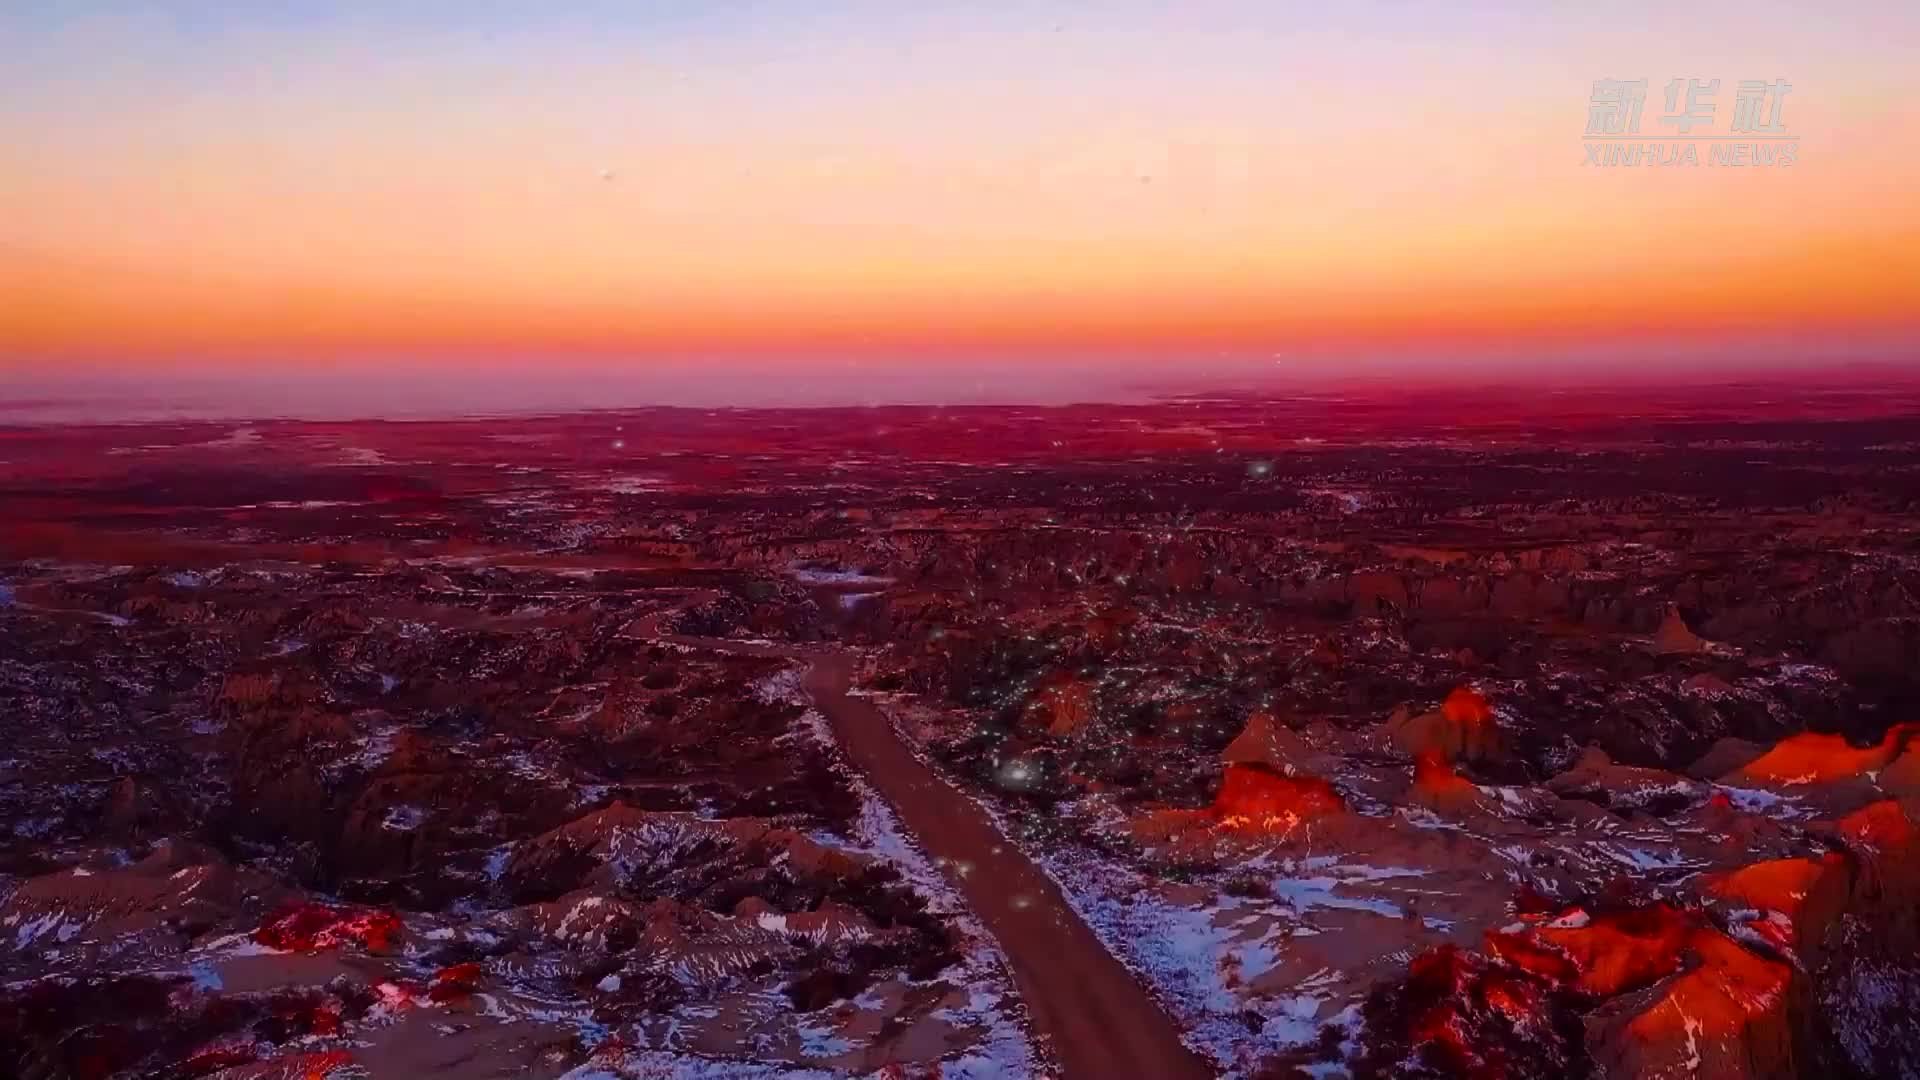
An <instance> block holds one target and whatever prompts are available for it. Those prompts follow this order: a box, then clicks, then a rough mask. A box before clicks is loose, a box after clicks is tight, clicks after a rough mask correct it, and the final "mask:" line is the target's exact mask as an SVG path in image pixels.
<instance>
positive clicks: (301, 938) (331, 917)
mask: <svg viewBox="0 0 1920 1080" xmlns="http://www.w3.org/2000/svg"><path fill="white" fill-rule="evenodd" d="M401 929H402V928H401V925H400V920H399V919H397V918H395V917H394V916H393V915H392V914H389V913H387V912H384V911H352V910H349V909H346V908H338V907H331V906H329V905H326V904H297V905H294V906H292V907H288V908H284V909H282V910H281V911H280V912H279V913H278V914H276V915H275V916H273V917H272V918H271V919H269V920H268V921H267V922H266V923H265V924H263V925H262V926H261V927H260V928H259V929H258V930H255V931H254V932H253V940H254V941H256V942H258V943H259V944H261V945H265V946H267V947H268V948H273V949H284V950H286V951H288V952H322V951H325V950H327V949H337V948H340V947H342V946H344V945H358V946H360V947H361V948H363V949H365V950H366V951H368V952H370V953H386V952H392V951H393V949H394V946H395V945H396V944H397V943H398V940H399V937H400V933H401Z"/></svg>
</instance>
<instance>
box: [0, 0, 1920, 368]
mask: <svg viewBox="0 0 1920 1080" xmlns="http://www.w3.org/2000/svg"><path fill="white" fill-rule="evenodd" d="M709 9H710V10H709ZM410 10H411V11H412V12H413V13H412V14H409V15H405V16H398V15H391V14H382V13H380V11H379V10H378V9H377V8H375V7H374V6H366V7H364V8H363V7H359V6H357V5H356V6H354V10H351V11H349V12H348V13H345V14H339V13H333V12H331V11H329V10H327V8H326V6H315V7H313V8H311V9H309V8H307V7H305V6H304V5H302V6H300V8H299V9H298V10H297V12H296V13H295V14H283V15H271V14H267V13H266V12H265V11H264V10H260V11H254V10H251V9H243V8H239V7H232V8H229V7H227V6H225V5H214V4H184V5H171V6H170V7H169V10H168V11H167V12H166V13H161V12H158V11H154V10H142V9H135V8H131V7H125V6H116V5H66V6H62V7H61V8H60V9H59V11H58V12H57V13H54V12H45V11H42V12H30V11H23V10H9V11H8V12H7V13H5V14H0V50H3V51H4V53H5V55H7V56H8V57H9V58H10V61H9V63H8V65H7V66H6V69H5V70H4V71H3V72H0V145H3V146H5V147H6V149H5V151H4V152H5V154H6V155H7V157H8V159H9V162H8V167H6V168H5V169H0V207H5V208H6V209H5V213H4V214H0V296H4V297H5V298H6V300H5V302H4V303H0V365H4V367H6V368H8V369H12V370H14V371H24V372H27V373H43V372H47V371H50V370H54V369H56V368H59V369H66V368H71V367H76V366H77V367H80V368H96V369H104V370H109V371H139V372H159V371H169V370H181V369H188V368H193V369H201V368H212V369H215V370H231V369H246V370H258V369H261V368H263V367H266V368H276V367H286V368H290V369H302V368H305V367H310V366H312V365H314V364H326V365H340V364H345V365H347V366H349V367H354V366H358V365H371V364H378V365H380V366H382V367H386V366H390V365H395V364H398V365H399V366H402V367H418V368H420V369H422V370H429V371H430V370H439V369H443V368H447V367H450V366H466V365H472V364H476V363H479V364H484V365H488V366H495V367H502V368H507V369H512V368H515V367H517V366H519V365H521V364H523V363H524V362H526V361H528V360H530V359H535V358H538V359H540V360H542V362H545V363H559V364H566V365H571V366H576V367H580V368H584V369H588V370H603V371H620V370H644V369H647V368H649V367H651V366H658V365H663V364H665V365H671V364H675V363H689V362H700V363H706V362H708V361H710V360H718V361H724V362H727V363H741V364H763V365H764V364H768V363H772V364H776V365H780V366H781V367H791V368H792V369H793V370H807V369H808V367H809V366H810V365H815V366H817V365H819V364H821V363H824V362H827V361H829V360H838V359H841V358H845V357H860V358H866V359H869V360H871V361H872V362H874V363H876V364H879V365H881V366H882V367H885V366H888V365H908V366H910V365H916V364H935V365H938V364H941V363H948V362H951V363H962V362H970V361H971V360H973V359H976V358H978V357H980V356H983V355H988V356H1003V357H1004V356H1019V357H1039V358H1043V359H1044V358H1048V357H1062V358H1066V357H1072V358H1081V359H1084V358H1087V357H1096V358H1102V357H1125V358H1128V359H1129V362H1136V363H1141V364H1145V365H1146V366H1148V367H1152V366H1153V365H1154V364H1155V363H1156V362H1157V359H1159V358H1178V357H1182V356H1190V355H1195V354H1213V353H1216V352H1221V351H1225V352H1228V353H1232V354H1234V355H1236V356H1239V355H1244V356H1249V357H1259V358H1262V359H1263V360H1265V359H1266V358H1269V357H1271V358H1273V359H1276V360H1278V361H1280V362H1281V363H1282V365H1285V366H1299V367H1306V368H1311V367H1314V366H1315V365H1322V364H1327V363H1337V362H1339V361H1341V360H1343V359H1349V358H1359V357H1369V358H1370V357H1378V356H1395V357H1406V358H1409V359H1411V360H1416V361H1417V360H1418V359H1419V358H1421V357H1422V356H1428V355H1432V354H1434V353H1435V352H1440V351H1444V352H1446V353H1448V354H1449V355H1456V356H1457V355H1475V354H1480V353H1486V354H1511V353H1514V352H1515V351H1518V352H1519V353H1520V354H1522V355H1533V354H1535V353H1538V354H1540V355H1548V354H1552V353H1556V352H1559V351H1564V350H1566V349H1570V348H1576V347H1600V348H1603V349H1606V350H1609V351H1608V355H1609V356H1615V357H1619V358H1623V362H1627V363H1631V362H1632V361H1633V358H1634V357H1636V356H1642V355H1648V354H1651V353H1657V352H1660V351H1663V350H1668V349H1671V348H1673V347H1675V344H1676V343H1681V344H1684V345H1685V346H1686V347H1688V348H1710V347H1712V346H1714V344H1715V343H1718V342H1722V341H1737V342H1751V341H1755V340H1762V341H1768V340H1772V341H1782V340H1791V341H1805V340H1811V341H1815V342H1818V343H1819V344H1820V345H1821V346H1822V347H1825V348H1853V349H1854V350H1855V351H1865V352H1866V353H1867V354H1868V355H1871V356H1872V357H1873V358H1875V359H1880V360H1899V359H1903V358H1904V357H1905V355H1906V352H1905V350H1906V349H1907V348H1908V346H1909V345H1910V343H1911V342H1912V341H1913V340H1914V337H1915V334H1916V331H1920V316H1916V312H1920V199H1916V198H1915V197H1914V192H1915V191H1920V113H1916V102H1920V93H1917V92H1916V91H1920V79H1917V78H1916V76H1915V75H1914V73H1913V68H1912V66H1911V57H1912V46H1913V45H1914V43H1915V42H1916V30H1920V17H1917V16H1916V15H1915V14H1914V13H1913V9H1912V8H1911V7H1910V6H1908V5H1901V4H1892V3H1889V4H1885V5H1864V6H1860V7H1857V8H1856V9H1854V10H1852V11H1850V12H1849V13H1848V14H1847V15H1845V16H1844V17H1843V16H1841V15H1839V14H1837V13H1834V12H1829V11H1825V10H1816V9H1807V8H1804V7H1788V6H1779V7H1773V6H1766V5H1753V4H1735V5H1728V6H1727V10H1726V12H1725V13H1724V17H1714V16H1712V15H1710V14H1708V13H1701V14H1700V15H1699V17H1697V18H1691V17H1690V18H1689V19H1687V20H1686V25H1685V26H1684V27H1677V26H1673V25H1671V20H1667V19H1664V18H1663V17H1662V15H1661V14H1660V9H1657V8H1655V7H1651V6H1645V7H1635V6H1627V7H1616V6H1612V5H1608V6H1606V7H1605V8H1604V9H1594V10H1591V11H1586V10H1581V11H1574V12H1557V11H1556V12H1554V13H1552V14H1548V13H1547V12H1546V11H1544V10H1542V11H1541V12H1540V13H1538V14H1520V13H1517V12H1516V11H1514V10H1507V9H1505V8H1504V7H1503V6H1499V5H1488V6H1487V7H1485V8H1482V9H1479V10H1477V11H1475V12H1472V13H1467V14H1462V13H1461V12H1458V11H1456V12H1453V13H1451V14H1450V15H1448V16H1446V17H1445V18H1442V17H1440V16H1438V15H1437V14H1435V15H1428V14H1424V13H1423V12H1422V11H1421V10H1420V9H1418V8H1416V7H1412V6H1406V5H1397V4H1377V5H1364V6H1361V7H1358V8H1353V7H1344V6H1343V7H1339V8H1326V7H1322V6H1293V5H1275V4H1250V3H1249V4H1233V3H1214V4H1205V5H1195V6H1192V7H1191V8H1189V7H1188V6H1181V7H1179V8H1177V9H1176V8H1175V7H1172V6H1167V5H1156V4H1144V3H1127V4H1120V5H1112V6H1108V7H1102V8H1101V9H1100V13H1099V14H1098V15H1097V16H1096V15H1092V14H1089V13H1088V10H1087V9H1086V8H1084V7H1079V6H1073V5H1064V4H1035V5H1022V6H1021V7H1020V8H1019V9H1018V10H1013V9H1001V8H999V7H996V8H994V9H993V10H992V11H990V12H981V11H975V10H970V9H969V7H968V6H962V5H935V6H932V7H925V8H921V7H916V8H914V9H913V10H911V11H909V10H907V9H905V8H903V7H902V6H901V5H881V4H872V5H834V6H832V10H833V11H834V12H836V14H832V15H827V14H822V13H821V12H825V11H827V10H828V7H827V6H824V5H809V4H797V3H796V4H778V3H776V4H764V5H691V4H685V5H682V4H650V5H614V6H610V7H609V8H608V9H607V10H604V11H600V12H597V13H576V14H575V15H572V16H564V17H563V16H560V15H536V14H533V13H532V12H533V11H534V10H535V9H533V8H532V7H531V6H529V7H528V8H527V9H526V12H525V13H523V14H520V15H507V14H502V13H499V12H494V13H491V14H487V15H484V16H472V17H470V16H468V15H467V14H466V13H465V12H464V10H463V9H458V8H456V7H455V6H453V5H445V6H444V7H441V6H439V5H427V6H425V7H424V8H423V6H421V5H415V6H414V7H413V8H412V9H410ZM1675 76H1698V77H1700V78H1719V79H1721V80H1723V84H1722V85H1723V87H1724V90H1723V93H1722V95H1721V97H1720V99H1719V100H1720V102H1721V107H1722V112H1723V113H1724V112H1725V111H1726V109H1727V107H1728V103H1730V101H1731V98H1732V93H1731V88H1732V85H1733V83H1734V82H1735V81H1737V80H1740V79H1747V78H1754V79H1758V78H1769V79H1770V78H1774V77H1783V78H1786V79H1787V80H1789V81H1790V82H1791V83H1792V84H1793V86H1794V91H1793V94H1792V96H1791V97H1790V98H1788V99H1787V107H1786V113H1785V117H1786V120H1787V123H1788V125H1789V126H1790V128H1791V130H1792V131H1793V132H1795V133H1796V134H1797V135H1799V136H1800V139H1801V142H1800V144H1799V145H1800V151H1799V157H1798V161H1797V162H1796V164H1794V165H1793V166H1791V167H1786V168H1758V167H1750V168H1730V167H1720V168H1706V167H1703V168H1697V169H1661V168H1638V169H1619V168H1596V167H1591V166H1589V165H1587V164H1586V163H1584V162H1583V160H1582V150H1581V134H1582V125H1583V123H1584V122H1585V119H1586V106H1587V98H1588V92H1589V87H1590V84H1591V82H1592V81H1593V80H1594V79H1596V78H1602V77H1622V78H1641V77H1645V78H1648V79H1650V80H1651V82H1652V84H1653V85H1655V86H1656V87H1658V86H1659V85H1660V84H1662V83H1663V82H1664V80H1666V79H1667V78H1670V77H1675ZM1657 97H1658V91H1657V90H1656V91H1655V92H1654V93H1653V94H1652V95H1650V97H1649V101H1648V110H1649V125H1650V129H1651V123H1652V114H1653V112H1655V111H1657V109H1656V106H1657V105H1658V102H1657V101H1655V100H1654V99H1655V98H1657ZM1722 124H1723V126H1724V120H1722Z"/></svg>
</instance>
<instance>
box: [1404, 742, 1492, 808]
mask: <svg viewBox="0 0 1920 1080" xmlns="http://www.w3.org/2000/svg"><path fill="white" fill-rule="evenodd" d="M1407 797H1408V799H1409V800H1410V801H1412V802H1413V803H1414V805H1416V806H1422V807H1425V808H1426V809H1428V810H1432V811H1434V812H1436V813H1440V814H1462V813H1467V812H1470V811H1473V810H1475V809H1478V808H1479V807H1480V805H1481V801H1482V800H1481V796H1480V789H1479V788H1478V787H1476V786H1474V783H1473V781H1471V780H1468V779H1467V778H1466V777H1464V776H1461V775H1460V774H1459V773H1458V772H1455V771H1454V768H1453V766H1452V765H1451V764H1449V763H1448V761H1447V758H1446V756H1445V755H1444V754H1442V753H1440V752H1439V751H1438V750H1428V751H1426V752H1424V753H1422V754H1421V755H1420V756H1419V757H1417V758H1415V759H1414V762H1413V788H1412V790H1411V791H1410V792H1409V793H1408V796H1407Z"/></svg>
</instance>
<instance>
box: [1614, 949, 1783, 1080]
mask: <svg viewBox="0 0 1920 1080" xmlns="http://www.w3.org/2000/svg"><path fill="white" fill-rule="evenodd" d="M1687 951H1688V953H1689V954H1690V955H1691V957H1692V958H1693V960H1694V961H1695V963H1696V964H1697V966H1695V967H1693V968H1692V969H1691V970H1689V971H1688V972H1687V973H1686V974H1684V975H1682V976H1680V977H1679V978H1678V979H1675V980H1673V981H1672V982H1670V983H1667V984H1665V985H1664V988H1663V990H1662V992H1661V993H1660V995H1659V996H1658V997H1657V998H1656V999H1655V1000H1654V1001H1653V1003H1652V1004H1651V1005H1649V1006H1647V1007H1646V1008H1644V1009H1642V1010H1640V1011H1639V1012H1638V1013H1635V1014H1633V1015H1632V1016H1631V1017H1629V1018H1626V1019H1625V1020H1624V1022H1620V1023H1616V1024H1615V1025H1613V1026H1611V1027H1610V1028H1607V1029H1603V1031H1604V1033H1603V1034H1602V1036H1601V1038H1600V1043H1599V1046H1600V1048H1599V1051H1598V1052H1597V1053H1596V1056H1597V1057H1599V1058H1600V1060H1601V1063H1602V1064H1603V1065H1605V1066H1607V1067H1608V1068H1609V1074H1610V1075H1620V1076H1683V1075H1698V1076H1707V1077H1735V1076H1786V1075H1792V1061H1793V1051H1792V1033H1791V1030H1790V1027H1791V1025H1790V1020H1789V1017H1788V1015H1787V1008H1786V990H1787V983H1788V981H1789V980H1790V979H1791V978H1792V976H1793V968H1792V967H1790V966H1789V965H1787V964H1785V963H1782V962H1780V961H1776V960H1770V959H1767V958H1765V957H1762V956H1760V955H1759V954H1758V953H1755V952H1753V951H1751V950H1749V949H1747V948H1744V947H1743V946H1741V945H1740V944H1739V943H1738V942H1736V941H1734V940H1733V939H1732V938H1729V937H1727V936H1726V935H1725V934H1722V933H1720V932H1719V931H1717V930H1711V929H1702V930H1698V931H1696V932H1694V933H1693V934H1692V935H1691V936H1689V938H1688V939H1687Z"/></svg>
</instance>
